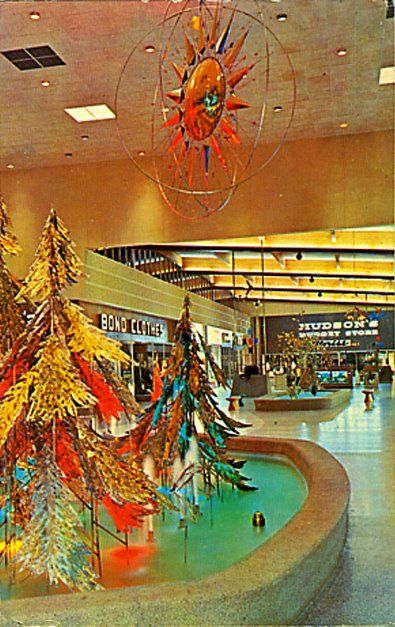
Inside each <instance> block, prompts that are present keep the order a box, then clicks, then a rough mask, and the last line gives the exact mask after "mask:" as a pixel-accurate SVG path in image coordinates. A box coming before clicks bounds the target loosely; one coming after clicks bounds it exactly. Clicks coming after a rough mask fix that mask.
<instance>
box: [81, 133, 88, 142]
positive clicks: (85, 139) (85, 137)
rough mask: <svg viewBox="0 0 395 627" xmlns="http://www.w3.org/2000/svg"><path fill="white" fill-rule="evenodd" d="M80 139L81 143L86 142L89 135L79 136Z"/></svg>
mask: <svg viewBox="0 0 395 627" xmlns="http://www.w3.org/2000/svg"><path fill="white" fill-rule="evenodd" d="M81 139H82V141H83V142H87V141H88V139H89V135H81Z"/></svg>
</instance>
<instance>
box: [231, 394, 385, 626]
mask: <svg viewBox="0 0 395 627" xmlns="http://www.w3.org/2000/svg"><path fill="white" fill-rule="evenodd" d="M220 400H221V405H222V404H223V403H224V400H225V399H224V397H221V399H220ZM232 415H233V416H234V417H235V418H237V419H239V420H241V421H244V422H247V423H251V424H252V426H251V427H248V428H246V429H245V430H244V429H243V433H245V434H246V435H256V436H275V437H290V438H301V439H307V440H312V441H313V442H316V443H317V444H319V445H321V446H323V447H324V448H325V449H327V450H328V451H329V452H331V453H332V454H333V455H334V456H335V457H336V458H337V459H338V460H339V461H340V462H341V463H342V464H343V466H344V467H345V469H346V470H347V473H348V475H349V477H350V481H351V504H350V518H349V532H348V538H347V545H346V549H345V552H344V558H343V561H342V563H341V564H340V565H339V568H338V570H337V572H336V573H335V575H334V576H333V579H332V581H331V582H329V583H328V584H327V586H326V587H325V588H324V590H323V591H322V592H321V594H320V595H319V598H317V599H316V600H315V602H314V603H313V604H312V605H311V606H310V607H309V608H308V610H307V611H306V612H305V614H304V615H303V616H302V617H301V618H300V619H299V621H298V623H297V624H298V625H393V624H395V603H394V598H395V515H394V514H395V507H394V487H395V472H394V470H395V468H394V460H395V455H394V453H395V446H394V432H395V428H394V421H395V386H393V387H392V388H391V386H390V385H389V384H381V385H380V390H379V392H378V393H376V394H375V403H374V407H373V409H372V410H371V411H366V410H365V406H364V402H363V394H362V388H360V387H356V388H355V389H354V390H353V393H352V397H351V400H350V403H349V404H348V405H347V406H345V407H344V408H343V409H342V408H340V411H339V408H335V410H321V411H316V412H312V411H310V412H288V413H281V412H277V413H276V412H256V411H255V410H254V405H253V401H252V399H245V407H244V408H242V409H240V410H239V411H235V412H232Z"/></svg>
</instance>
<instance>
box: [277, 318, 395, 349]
mask: <svg viewBox="0 0 395 627" xmlns="http://www.w3.org/2000/svg"><path fill="white" fill-rule="evenodd" d="M290 331H293V332H294V333H295V334H296V335H298V336H299V337H301V338H302V337H316V338H318V339H319V340H320V342H321V343H322V344H324V345H325V346H327V347H328V348H329V349H331V348H333V349H345V350H360V351H365V350H366V351H370V350H374V349H375V348H379V349H382V348H384V349H386V348H394V313H393V311H381V312H378V313H372V314H368V319H367V320H346V318H345V316H344V313H330V314H329V313H328V314H310V315H305V316H298V317H295V316H268V317H267V318H266V334H267V345H268V352H269V353H276V352H278V345H277V336H278V334H279V333H284V332H290Z"/></svg>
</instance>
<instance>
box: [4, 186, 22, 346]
mask: <svg viewBox="0 0 395 627" xmlns="http://www.w3.org/2000/svg"><path fill="white" fill-rule="evenodd" d="M19 250H20V248H19V244H18V242H17V239H16V237H15V235H14V234H13V233H12V230H11V220H10V217H9V214H8V209H7V205H6V202H5V200H4V198H3V197H2V196H0V357H1V356H2V355H5V354H6V353H7V351H8V350H9V348H10V346H11V344H12V343H13V341H14V340H15V339H16V338H17V337H18V335H19V334H20V333H21V332H22V329H23V327H24V316H23V306H22V304H21V303H19V302H17V298H16V296H17V294H18V292H19V290H20V288H21V284H20V283H19V281H18V280H17V279H16V277H15V276H14V275H13V274H12V273H11V272H10V270H9V269H8V267H7V265H6V261H5V257H6V255H16V254H17V253H18V252H19Z"/></svg>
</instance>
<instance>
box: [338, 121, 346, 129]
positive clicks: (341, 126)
mask: <svg viewBox="0 0 395 627" xmlns="http://www.w3.org/2000/svg"><path fill="white" fill-rule="evenodd" d="M339 126H340V128H347V126H348V122H341V123H340V124H339Z"/></svg>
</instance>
